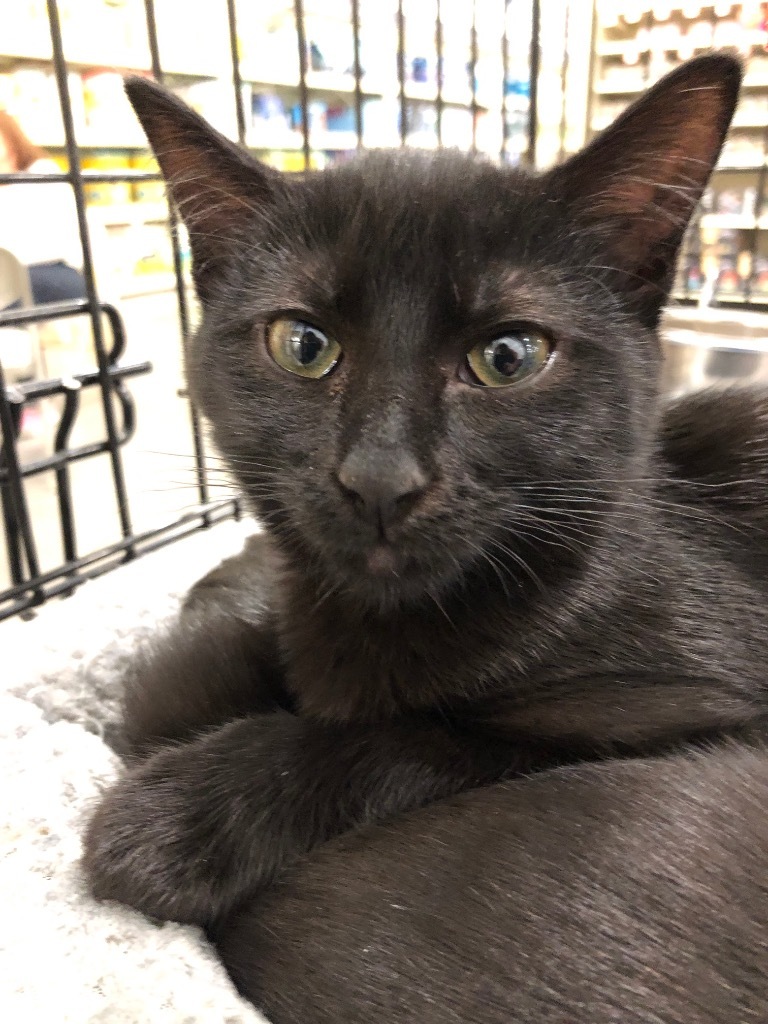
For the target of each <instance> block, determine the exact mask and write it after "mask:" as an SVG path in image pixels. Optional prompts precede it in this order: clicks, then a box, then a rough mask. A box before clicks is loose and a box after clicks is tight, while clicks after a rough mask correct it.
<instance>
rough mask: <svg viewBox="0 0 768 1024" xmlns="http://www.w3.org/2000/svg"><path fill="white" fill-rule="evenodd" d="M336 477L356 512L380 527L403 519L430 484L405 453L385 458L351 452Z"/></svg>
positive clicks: (384, 527) (394, 523)
mask: <svg viewBox="0 0 768 1024" xmlns="http://www.w3.org/2000/svg"><path fill="white" fill-rule="evenodd" d="M336 477H337V479H338V482H339V484H340V485H341V489H342V491H343V493H344V494H345V495H346V497H347V498H348V499H349V500H350V501H351V502H352V504H353V505H354V507H355V510H356V511H357V513H358V515H359V516H361V517H362V518H364V519H368V520H370V521H371V522H373V523H374V525H377V526H379V527H380V528H381V529H382V530H384V529H386V528H387V527H391V526H395V525H396V524H397V523H399V522H401V521H402V520H403V519H405V518H406V516H407V515H408V514H409V513H410V512H411V511H412V509H413V508H414V507H415V506H416V504H417V503H418V501H419V499H420V498H421V496H422V495H423V494H424V492H425V491H426V490H427V488H428V487H429V483H430V478H429V476H428V475H427V473H426V472H425V471H424V470H423V469H422V467H421V466H420V465H419V463H418V462H417V461H416V459H415V458H414V457H413V456H412V455H410V454H409V453H408V452H398V453H397V454H393V455H391V456H389V457H387V458H386V459H377V458H370V457H368V456H367V455H365V454H364V453H362V452H351V453H350V454H349V455H348V456H347V457H346V458H345V459H344V461H343V462H342V464H341V466H339V469H338V471H337V473H336Z"/></svg>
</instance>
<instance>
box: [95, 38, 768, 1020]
mask: <svg viewBox="0 0 768 1024" xmlns="http://www.w3.org/2000/svg"><path fill="white" fill-rule="evenodd" d="M739 82H740V68H739V65H738V63H737V62H736V61H735V60H733V59H731V58H729V57H727V56H714V55H713V56H708V57H703V58H700V59H699V60H696V61H692V62H690V63H688V64H687V65H684V66H682V67H681V68H680V69H678V70H677V71H675V72H673V73H672V74H671V75H669V76H668V77H667V78H666V79H665V80H664V81H663V82H661V83H660V84H659V85H657V86H656V87H655V88H653V89H652V90H651V91H650V92H649V93H648V94H647V95H646V96H645V97H644V98H643V99H641V100H640V101H639V102H638V103H637V104H635V105H634V106H633V107H632V108H631V109H630V110H629V111H628V112H627V113H625V114H624V115H623V116H622V117H621V118H620V119H619V120H618V121H617V122H616V124H615V125H614V126H613V127H612V128H610V129H608V130H607V131H606V132H605V133H603V134H602V135H601V136H600V137H599V138H597V139H596V140H595V141H594V142H593V143H591V144H590V145H589V146H588V147H587V148H586V149H585V150H584V151H583V152H582V153H580V154H579V155H577V156H576V157H574V158H573V159H571V160H569V161H568V162H567V163H566V164H564V165H563V166H561V167H557V168H555V169H554V170H552V171H549V172H547V173H546V174H543V175H533V174H528V173H526V172H523V171H520V170H512V169H509V168H498V167H495V166H491V165H489V164H487V163H485V162H483V161H481V160H477V159H471V158H469V157H465V156H461V155H457V154H437V155H435V156H429V157H428V156H420V155H415V154H410V155H408V154H384V153H379V154H376V153H372V154H367V155H363V156H361V157H360V158H359V159H358V160H357V161H355V162H353V163H351V164H348V165H344V166H340V167H337V168H334V169H332V170H329V171H326V172H323V173H316V174H315V173H308V174H305V175H298V176H292V177H287V176H284V175H281V174H279V173H277V172H275V171H273V170H271V169H270V168H268V167H265V166H262V165H261V164H259V163H257V162H255V161H254V160H253V159H251V158H250V157H249V156H247V155H245V154H244V153H243V152H241V151H240V150H239V149H238V148H237V147H236V146H234V145H233V144H232V143H230V142H228V141H227V140H226V139H224V138H223V137H222V136H220V135H218V134H217V133H216V132H215V131H213V130H212V129H211V128H210V127H209V126H208V125H206V124H205V123H204V122H203V121H202V120H201V119H200V118H199V117H197V116H196V115H195V114H193V113H192V112H191V111H189V110H188V109H187V108H186V107H185V106H184V105H183V104H181V103H179V102H178V101H177V100H175V99H174V98H173V97H171V96H169V95H168V94H167V93H165V92H164V91H163V90H161V89H159V88H158V87H157V86H154V85H152V84H149V83H147V82H144V81H139V80H133V81H131V82H130V83H129V84H128V92H129V95H130V97H131V100H132V101H133V103H134V106H135V108H136V110H137V112H138V114H139V117H140V119H141V121H142V123H143V125H144V127H145V129H146V131H147V134H148V136H149V138H150V141H151V143H152V145H153V147H154V149H155V151H156V153H157V155H158V159H159V161H160V164H161V167H162V168H163V172H164V174H165V175H166V177H167V179H168V183H169V187H170V190H171V193H172V195H173V197H174V199H175V201H176V203H177V204H178V206H179V208H180V211H181V213H182V215H183V217H184V218H185V220H186V222H187V225H188V227H189V229H190V236H191V245H192V251H193V260H194V275H195V282H196V286H197V289H198V292H199V295H200V298H201V301H202V308H203V322H202V326H201V328H200V330H199V333H198V335H197V338H196V340H195V342H194V346H193V351H192V358H191V366H190V378H191V384H192V388H193V391H194V394H195V396H196V397H197V400H198V401H199V402H200V404H201V405H202V407H203V408H204V410H205V412H206V413H207V415H208V416H209V418H210V421H211V423H212V426H213V429H214V431H215V437H216V441H217V444H218V446H219V448H220V449H221V451H222V452H223V454H224V455H225V456H226V458H227V459H228V460H229V463H230V464H231V467H232V469H233V472H234V473H235V474H236V475H237V477H238V479H239V481H240V484H241V486H242V490H243V492H244V494H245V495H246V497H247V499H248V500H249V502H250V503H251V505H252V507H253V509H254V511H255V512H256V513H257V514H258V516H259V517H260V518H261V520H262V522H263V523H264V524H265V525H266V533H265V534H264V535H262V536H259V537H257V538H256V539H254V540H253V541H252V542H251V544H250V545H249V547H248V549H247V551H246V552H245V553H244V554H243V555H242V556H241V557H239V558H236V559H233V560H230V561H229V562H228V563H225V564H224V565H223V566H222V567H221V568H220V569H218V570H217V571H216V572H214V573H212V574H211V575H210V576H209V577H207V578H206V579H205V580H203V581H202V582H201V583H200V584H198V585H197V586H196V587H195V588H194V590H193V591H192V593H191V594H190V596H189V598H188V600H187V603H186V606H185V609H184V611H183V613H182V615H181V617H180V620H179V621H178V623H177V624H176V626H175V627H174V628H173V630H172V631H171V632H170V633H169V634H168V635H165V636H163V637H161V638H159V639H158V641H157V643H156V644H155V647H154V649H153V650H151V651H149V652H148V653H147V654H146V655H145V657H144V659H143V660H142V661H141V663H139V664H137V665H136V668H135V671H134V672H133V674H132V676H131V678H130V679H129V680H128V681H127V698H126V712H125V723H126V724H125V731H126V745H127V746H126V750H127V754H128V756H129V758H130V762H131V763H130V767H129V770H128V772H127V774H126V775H125V777H124V778H123V779H122V780H121V781H120V782H119V783H118V784H117V785H116V786H115V788H114V789H113V790H112V791H111V792H110V793H108V794H107V796H106V799H105V800H104V802H103V804H102V806H101V808H100V809H99V810H98V812H97V814H96V816H95V818H94V820H93V823H92V825H91V827H90V830H89V833H88V835H87V838H86V853H85V868H86V871H87V874H88V878H89V881H90V884H91V887H92V890H93V892H94V893H95V894H96V895H98V896H100V897H104V898H113V899H118V900H121V901H123V902H125V903H128V904H130V905H132V906H134V907H137V908H139V909H140V910H143V911H145V912H147V913H149V914H151V915H155V916H157V917H160V918H168V919H173V920H179V921H191V922H197V923H200V924H202V925H204V926H205V927H206V928H207V929H208V931H209V934H211V935H212V936H213V938H214V940H215V941H216V942H217V943H218V946H219V949H220V950H221V953H222V955H223V957H224V960H225V963H226V964H227V966H228V967H229V969H230V971H231V973H232V975H233V977H234V978H235V980H236V982H237V984H238V985H239V986H240V988H241V990H242V991H244V992H245V993H246V994H247V995H248V996H249V997H250V998H251V999H253V1000H254V1002H256V1003H257V1004H258V1005H259V1006H261V1007H263V1008H264V1010H265V1012H266V1013H267V1014H268V1016H269V1017H270V1019H271V1020H273V1021H274V1024H286V1022H295V1024H299V1022H301V1024H319V1022H331V1021H333V1022H357V1021H366V1022H367V1021H379V1020H381V1021H386V1022H388V1024H395V1022H403V1024H405V1022H411V1021H419V1022H425V1024H437V1022H441V1024H442V1022H448V1021H457V1022H459V1021H477V1022H490V1024H501V1022H504V1024H507V1022H511V1021H519V1022H531V1024H542V1022H563V1024H566V1022H567V1024H607V1022H614V1021H616V1022H618V1021H620V1022H621V1024H630V1022H635V1021H643V1022H676V1024H694V1022H707V1024H712V1022H718V1024H726V1022H734V1024H735V1022H741V1021H761V1022H765V1021H766V1020H768V951H767V950H768V883H766V881H765V879H766V878H768V810H767V809H766V808H767V807H768V756H767V755H766V753H765V751H764V749H763V747H762V746H761V743H762V740H763V737H764V735H765V722H766V699H765V684H766V654H767V652H768V583H767V582H766V580H767V579H768V503H767V499H768V397H767V396H765V395H759V394H757V393H755V392H748V391H745V392H720V393H715V394H712V395H704V396H700V397H696V398H693V399H689V400H685V401H683V402H681V403H678V404H676V405H674V406H672V407H666V406H665V405H664V403H663V402H662V401H660V399H659V384H658V378H659V366H660V362H661V351H660V345H659V341H658V338H657V335H656V329H657V326H658V322H659V316H660V312H661V309H662V306H663V303H664V301H665V300H666V297H667V294H668V289H669V286H670V281H671V277H672V273H673V266H674V261H675V257H676V254H677V251H678V247H679V244H680V241H681V238H682V234H683V231H684V228H685V226H686V223H687V221H688V218H689V216H690V214H691V212H692V211H693V209H694V207H695V205H696V203H697V201H698V199H699V197H700V195H701V192H702V190H703V188H704V186H705V184H706V182H707V179H708V177H709V174H710V172H711V169H712V167H713V165H714V163H715V161H716V160H717V156H718V153H719V151H720V147H721V144H722V141H723V138H724V136H725V133H726V130H727V128H728V124H729V121H730V117H731V115H732V112H733V109H734V105H735V102H736V97H737V93H738V88H739ZM522 776H524V777H522ZM425 805H431V806H428V807H427V806H425ZM406 812H410V813H406ZM379 823H382V824H379ZM363 826H369V827H368V828H363ZM334 837H340V838H336V839H334ZM329 840H333V841H331V842H328V841H329ZM315 847H320V848H319V849H317V850H315V849H314V848H315ZM309 851H314V852H312V854H311V855H310V856H305V855H307V854H308V853H309ZM287 869H290V870H287Z"/></svg>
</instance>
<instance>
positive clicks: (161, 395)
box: [0, 292, 231, 590]
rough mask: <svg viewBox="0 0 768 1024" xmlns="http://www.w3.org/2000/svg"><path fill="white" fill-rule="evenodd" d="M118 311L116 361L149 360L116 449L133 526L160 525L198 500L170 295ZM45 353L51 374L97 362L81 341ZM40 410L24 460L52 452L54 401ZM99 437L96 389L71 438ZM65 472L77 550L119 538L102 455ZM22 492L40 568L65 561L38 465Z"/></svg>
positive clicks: (218, 491)
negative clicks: (121, 324)
mask: <svg viewBox="0 0 768 1024" xmlns="http://www.w3.org/2000/svg"><path fill="white" fill-rule="evenodd" d="M120 310H121V313H122V315H123V318H124V321H125V326H126V334H127V338H128V344H127V348H126V352H125V354H124V356H123V358H122V360H121V361H122V362H123V363H133V362H139V361H141V360H144V359H148V360H150V361H151V362H152V363H153V366H154V369H153V371H152V373H150V374H147V375H146V376H143V377H136V378H133V379H131V380H130V381H128V387H129V390H130V392H131V394H132V395H133V396H134V399H135V402H136V433H135V436H134V437H133V439H132V440H131V441H130V442H129V443H128V444H127V445H126V446H125V447H124V448H123V449H122V452H123V466H124V473H125V479H126V485H127V490H128V494H129V501H130V513H131V520H132V526H133V529H134V531H136V532H138V531H141V530H145V529H149V528H152V527H155V526H160V525H162V524H164V523H165V522H168V521H169V520H172V519H173V518H174V517H175V516H176V515H177V514H178V513H179V511H180V510H182V509H185V508H187V507H191V506H193V505H195V504H196V502H197V489H196V487H195V486H194V481H195V474H194V461H193V457H192V452H193V447H192V438H191V431H190V427H189V406H188V402H187V400H186V399H185V398H182V397H179V395H178V390H179V388H180V387H181V386H182V383H183V374H182V359H181V342H180V333H179V327H178V319H177V313H176V297H175V293H172V292H168V293H163V294H160V295H150V296H142V297H136V298H131V299H127V300H124V301H123V302H122V303H121V305H120ZM83 326H84V327H85V324H84V325H83ZM48 355H49V367H48V369H49V373H51V375H56V376H59V375H65V374H67V373H75V372H78V371H79V370H84V369H91V368H93V365H94V363H93V357H92V356H91V355H90V353H89V352H88V347H87V345H79V346H77V345H75V346H71V347H70V348H68V349H67V350H64V349H52V350H50V352H49V353H48ZM41 418H42V420H43V429H42V431H41V433H40V435H39V436H38V437H35V438H31V439H26V440H24V441H22V442H21V444H20V455H21V458H22V460H23V461H25V462H28V461H32V460H34V459H37V458H40V457H41V456H42V455H45V454H48V453H50V452H51V450H52V444H53V435H54V432H55V428H56V423H57V421H58V406H57V402H56V400H53V399H51V400H49V401H48V402H47V403H43V404H42V408H41ZM118 422H119V415H118ZM105 436H106V432H105V428H104V413H103V409H102V404H101V397H100V391H99V389H98V388H91V389H88V392H87V393H84V394H83V397H82V408H81V411H80V413H79V415H78V418H77V421H76V424H75V427H74V429H73V432H72V438H71V443H72V445H73V446H74V445H77V444H82V443H87V442H89V441H94V440H98V439H103V438H104V437H105ZM70 472H71V481H72V484H71V486H72V491H73V502H74V506H75V509H76V513H75V517H76V531H77V541H78V554H85V553H87V552H89V551H93V550H96V549H98V548H100V547H103V546H105V545H107V544H109V543H112V542H114V541H116V540H118V539H119V538H120V536H121V534H120V529H119V520H118V514H117V503H116V500H115V494H114V489H113V486H112V472H111V464H110V459H109V456H108V455H98V456H95V457H93V458H89V459H85V460H83V461H81V462H79V463H75V464H74V465H73V466H72V467H71V471H70ZM218 479H220V476H219V474H218V473H214V474H213V481H216V480H218ZM26 493H27V500H28V502H29V507H30V511H31V516H32V522H33V530H34V536H35V542H36V544H37V549H38V557H39V561H40V566H41V569H42V570H43V571H45V570H46V569H50V568H53V567H55V566H56V565H57V564H59V563H60V562H61V561H62V559H63V555H62V544H61V537H60V529H59V516H58V505H57V498H56V481H55V477H54V474H53V473H52V472H45V473H41V474H40V475H38V476H35V477H32V478H29V479H28V480H27V482H26ZM227 493H231V492H230V491H229V489H228V488H227V489H226V490H225V489H223V488H222V487H214V488H213V489H212V497H214V498H216V497H223V496H225V494H227ZM8 582H9V571H8V564H7V557H6V550H5V536H4V533H3V532H2V531H0V590H2V588H3V587H4V586H5V585H7V583H8Z"/></svg>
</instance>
